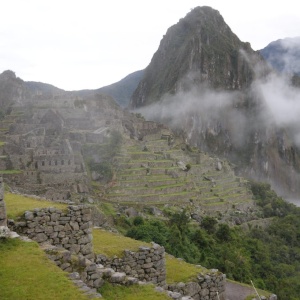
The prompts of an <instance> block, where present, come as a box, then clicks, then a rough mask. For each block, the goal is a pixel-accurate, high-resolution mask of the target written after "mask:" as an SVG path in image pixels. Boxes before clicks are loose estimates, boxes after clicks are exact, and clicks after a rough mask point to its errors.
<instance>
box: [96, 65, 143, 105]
mask: <svg viewBox="0 0 300 300" xmlns="http://www.w3.org/2000/svg"><path fill="white" fill-rule="evenodd" d="M143 75H144V70H140V71H136V72H134V73H131V74H129V75H127V76H126V77H125V78H123V79H121V80H120V81H118V82H115V83H113V84H110V85H107V86H104V87H102V88H100V89H97V90H96V91H95V92H97V93H100V94H106V95H109V96H111V97H113V98H114V99H115V100H116V101H117V103H118V104H119V105H120V106H122V107H127V106H128V104H129V101H130V98H131V96H132V94H133V92H134V90H135V89H136V88H137V86H138V84H139V82H140V81H141V79H142V77H143Z"/></svg>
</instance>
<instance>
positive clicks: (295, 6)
mask: <svg viewBox="0 0 300 300" xmlns="http://www.w3.org/2000/svg"><path fill="white" fill-rule="evenodd" d="M0 1H1V12H2V14H1V18H0V36H1V38H0V72H2V71H4V70H7V69H10V70H13V71H14V72H16V75H17V76H18V77H21V78H22V79H23V80H26V81H29V80H33V81H41V82H45V83H50V84H53V85H55V86H57V87H60V88H62V89H65V90H78V89H85V88H86V89H95V88H99V87H102V86H104V85H108V84H111V83H113V82H116V81H118V80H120V79H121V78H123V77H125V76H126V75H128V74H129V73H132V72H134V71H137V70H140V69H143V68H145V67H146V66H147V65H148V64H149V62H150V60H151V58H152V55H153V54H154V52H155V51H156V50H157V48H158V46H159V42H160V40H161V39H162V37H163V35H164V34H165V33H166V31H167V29H168V28H169V27H170V26H172V25H173V24H175V23H177V22H178V20H179V19H180V18H183V17H184V16H185V15H186V14H187V13H188V12H189V11H190V9H191V8H194V7H196V6H203V5H207V6H211V7H213V8H214V9H217V10H219V12H220V13H221V15H222V16H223V17H224V19H225V22H226V23H227V24H228V25H229V26H230V28H231V29H232V31H233V32H234V33H236V34H237V35H238V37H239V38H240V39H241V40H242V41H244V42H246V41H247V42H250V43H251V45H252V48H253V49H255V50H259V49H261V48H263V47H265V46H266V45H267V44H268V43H270V42H271V41H274V40H277V39H281V38H285V37H295V36H300V3H299V1H296V0H286V1H284V2H282V1H272V2H271V4H272V5H270V2H269V1H261V0H260V1H258V0H252V1H240V0H239V1H238V0H227V1H224V0H206V1H201V0H198V1H196V0H185V1H179V0H177V1H174V0H173V1H171V0H160V1H156V0H154V1H138V0H127V1H121V0H110V1H108V0H106V1H102V0H85V1H80V0H73V1H70V0H60V1H58V0H52V1H48V0H26V1H24V0H10V1H6V0H0Z"/></svg>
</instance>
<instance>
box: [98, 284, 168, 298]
mask: <svg viewBox="0 0 300 300" xmlns="http://www.w3.org/2000/svg"><path fill="white" fill-rule="evenodd" d="M100 293H101V294H102V296H103V297H104V298H105V300H141V299H143V300H169V299H170V297H168V296H167V295H166V294H165V293H161V292H157V291H155V290H154V286H153V285H151V284H147V285H133V286H129V287H126V286H120V285H119V286H118V285H114V286H112V285H111V284H109V283H105V284H104V286H103V287H101V288H100Z"/></svg>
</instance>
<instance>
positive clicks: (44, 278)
mask: <svg viewBox="0 0 300 300" xmlns="http://www.w3.org/2000/svg"><path fill="white" fill-rule="evenodd" d="M0 261H1V269H0V282H1V284H0V295H1V296H0V298H1V299H2V300H11V299H35V300H48V299H55V300H73V299H76V300H84V299H85V300H87V299H89V298H88V297H87V296H84V295H83V294H82V293H81V292H80V291H79V289H78V288H77V287H75V285H74V284H73V283H72V282H71V281H70V280H69V279H68V278H67V276H66V273H64V272H63V271H62V270H61V269H59V268H58V267H57V266H56V265H55V264H53V263H52V262H51V261H50V260H49V259H48V258H47V256H46V255H45V253H44V252H43V251H42V250H41V249H40V248H39V246H38V245H37V244H36V243H34V242H30V243H28V242H22V241H20V240H18V239H7V240H2V241H0Z"/></svg>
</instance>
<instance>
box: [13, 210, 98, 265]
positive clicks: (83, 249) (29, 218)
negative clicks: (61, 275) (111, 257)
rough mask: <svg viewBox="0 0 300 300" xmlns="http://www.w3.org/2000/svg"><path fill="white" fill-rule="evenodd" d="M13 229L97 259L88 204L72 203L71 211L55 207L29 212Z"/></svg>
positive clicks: (41, 241)
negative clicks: (94, 252) (76, 204)
mask: <svg viewBox="0 0 300 300" xmlns="http://www.w3.org/2000/svg"><path fill="white" fill-rule="evenodd" d="M13 230H15V231H17V232H18V233H20V234H23V235H27V236H28V237H29V238H30V239H32V240H35V241H37V242H38V243H44V242H47V243H49V244H51V245H55V246H60V247H63V248H65V249H67V250H69V251H70V252H71V253H74V254H80V255H83V256H84V257H86V258H89V259H94V254H93V246H92V222H91V208H89V207H88V206H86V205H81V206H73V205H70V206H68V209H67V212H63V211H62V210H60V209H57V208H53V207H50V208H43V209H34V210H33V211H26V212H25V213H24V215H23V216H22V218H21V221H20V222H17V223H16V224H15V225H14V227H13Z"/></svg>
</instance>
